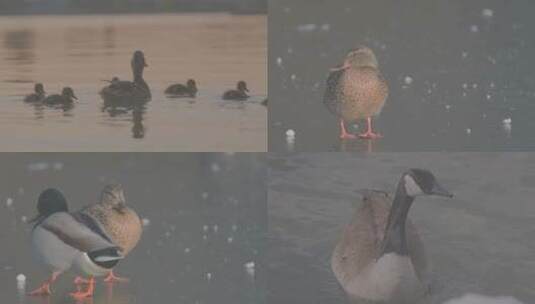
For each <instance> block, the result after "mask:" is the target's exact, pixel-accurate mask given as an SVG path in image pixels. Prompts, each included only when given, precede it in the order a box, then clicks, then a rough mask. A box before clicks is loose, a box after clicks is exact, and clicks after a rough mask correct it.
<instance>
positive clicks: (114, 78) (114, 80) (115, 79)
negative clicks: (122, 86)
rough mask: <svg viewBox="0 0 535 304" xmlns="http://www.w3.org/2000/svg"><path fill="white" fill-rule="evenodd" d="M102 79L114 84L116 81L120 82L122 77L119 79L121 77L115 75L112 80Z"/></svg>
mask: <svg viewBox="0 0 535 304" xmlns="http://www.w3.org/2000/svg"><path fill="white" fill-rule="evenodd" d="M102 81H104V82H107V83H111V84H114V83H118V82H119V81H120V79H119V77H117V76H114V77H112V79H111V80H107V79H105V80H102Z"/></svg>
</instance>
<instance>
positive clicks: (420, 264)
mask: <svg viewBox="0 0 535 304" xmlns="http://www.w3.org/2000/svg"><path fill="white" fill-rule="evenodd" d="M391 204H392V199H391V197H390V196H389V195H388V194H386V193H384V192H379V191H372V190H370V191H368V192H367V193H366V194H364V198H363V202H362V205H361V207H360V208H358V210H356V212H355V213H354V215H353V218H352V219H351V222H350V223H349V224H348V225H347V226H346V227H345V229H344V231H343V233H342V236H341V237H340V239H339V241H338V243H337V245H336V247H335V249H334V252H333V255H332V257H331V268H332V270H333V272H334V274H335V276H336V278H337V280H338V281H339V282H340V284H341V286H342V287H343V289H344V290H345V291H346V293H347V294H348V295H349V296H350V297H352V298H368V299H375V300H381V299H383V300H384V298H382V297H389V296H392V295H390V294H388V293H396V292H400V293H405V292H410V293H411V296H413V295H414V296H417V297H418V295H416V294H417V293H420V294H421V293H423V292H425V287H424V285H423V283H422V282H423V281H424V277H425V276H426V273H427V259H426V255H425V250H424V246H423V243H422V240H421V239H420V236H419V235H418V232H417V231H416V228H415V227H414V225H413V224H412V222H411V221H410V220H409V219H407V223H406V224H407V225H406V227H407V228H406V229H407V230H406V234H407V245H408V250H409V257H408V259H407V262H408V266H409V267H411V268H413V269H412V270H410V269H409V271H412V272H414V273H415V275H416V278H413V279H415V280H414V281H415V282H412V283H411V288H401V287H399V288H396V289H390V290H386V291H385V289H387V288H386V287H388V280H389V279H391V278H374V279H372V278H371V277H370V276H372V275H373V274H370V273H371V272H373V271H376V269H374V266H375V265H376V263H377V262H378V258H379V257H380V254H381V244H382V242H383V239H384V236H385V229H386V225H387V222H388V216H389V212H390V208H391ZM400 275H401V273H400ZM389 276H391V277H392V278H394V277H395V276H396V273H389ZM372 280H378V281H382V280H384V281H385V282H387V283H385V284H376V286H374V287H370V286H369V285H368V286H365V284H362V282H366V283H369V282H371V281H372ZM370 285H373V284H370ZM419 285H421V286H419ZM409 289H418V290H417V291H414V290H409ZM396 296H398V297H399V296H401V295H400V294H396ZM420 296H421V295H420Z"/></svg>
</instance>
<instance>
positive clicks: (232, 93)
mask: <svg viewBox="0 0 535 304" xmlns="http://www.w3.org/2000/svg"><path fill="white" fill-rule="evenodd" d="M246 92H249V89H247V83H245V81H243V80H241V81H239V82H238V83H237V84H236V90H228V91H226V92H225V93H223V99H224V100H246V99H247V98H249V95H247V93H246Z"/></svg>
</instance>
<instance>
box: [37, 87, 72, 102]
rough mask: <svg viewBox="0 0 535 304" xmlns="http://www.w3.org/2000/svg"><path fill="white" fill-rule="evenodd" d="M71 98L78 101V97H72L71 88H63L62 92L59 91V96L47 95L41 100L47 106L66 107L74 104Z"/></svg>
mask: <svg viewBox="0 0 535 304" xmlns="http://www.w3.org/2000/svg"><path fill="white" fill-rule="evenodd" d="M73 98H74V99H78V97H76V95H74V91H73V90H72V88H70V87H64V88H63V91H61V95H59V94H53V95H48V96H47V97H46V98H45V99H43V103H44V104H48V105H68V104H72V103H73V102H74V100H73Z"/></svg>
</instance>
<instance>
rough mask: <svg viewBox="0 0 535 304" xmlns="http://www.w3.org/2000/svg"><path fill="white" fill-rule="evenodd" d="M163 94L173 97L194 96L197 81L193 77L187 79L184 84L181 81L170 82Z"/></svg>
mask: <svg viewBox="0 0 535 304" xmlns="http://www.w3.org/2000/svg"><path fill="white" fill-rule="evenodd" d="M165 94H167V95H173V97H195V96H196V95H197V83H196V82H195V80H193V79H188V81H187V82H186V85H183V84H181V83H176V84H172V85H170V86H169V87H167V89H165Z"/></svg>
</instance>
